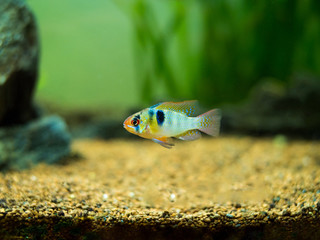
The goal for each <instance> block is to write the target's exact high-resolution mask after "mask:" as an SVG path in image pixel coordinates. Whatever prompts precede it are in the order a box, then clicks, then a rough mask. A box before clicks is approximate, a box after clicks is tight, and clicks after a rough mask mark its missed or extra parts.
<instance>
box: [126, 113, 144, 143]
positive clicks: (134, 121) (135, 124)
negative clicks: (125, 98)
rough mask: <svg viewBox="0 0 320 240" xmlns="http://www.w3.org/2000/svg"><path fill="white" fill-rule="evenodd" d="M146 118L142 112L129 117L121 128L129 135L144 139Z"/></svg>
mask: <svg viewBox="0 0 320 240" xmlns="http://www.w3.org/2000/svg"><path fill="white" fill-rule="evenodd" d="M147 120H148V119H147V116H146V114H145V111H144V110H142V111H140V112H137V113H135V114H132V115H131V116H129V117H128V118H127V119H126V120H125V121H124V122H123V127H124V128H125V129H126V130H127V131H128V132H130V133H132V134H135V135H139V136H141V137H144V135H145V130H146V128H147Z"/></svg>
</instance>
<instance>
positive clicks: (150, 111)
mask: <svg viewBox="0 0 320 240" xmlns="http://www.w3.org/2000/svg"><path fill="white" fill-rule="evenodd" d="M148 114H149V118H150V121H152V119H153V115H154V111H153V110H152V109H149V111H148Z"/></svg>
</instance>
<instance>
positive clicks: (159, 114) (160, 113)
mask: <svg viewBox="0 0 320 240" xmlns="http://www.w3.org/2000/svg"><path fill="white" fill-rule="evenodd" d="M157 122H158V125H159V126H162V124H163V122H164V112H163V111H162V110H158V111H157Z"/></svg>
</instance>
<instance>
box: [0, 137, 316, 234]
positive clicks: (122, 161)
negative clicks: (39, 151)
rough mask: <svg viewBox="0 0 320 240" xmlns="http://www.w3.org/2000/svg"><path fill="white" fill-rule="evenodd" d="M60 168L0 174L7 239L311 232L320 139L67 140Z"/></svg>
mask: <svg viewBox="0 0 320 240" xmlns="http://www.w3.org/2000/svg"><path fill="white" fill-rule="evenodd" d="M73 152H74V156H73V157H71V158H69V159H66V161H65V163H64V164H61V165H53V166H49V165H40V166H36V167H35V168H33V169H31V170H25V171H21V172H9V173H2V174H1V175H0V236H2V238H3V239H6V238H7V239H9V238H11V237H12V236H14V237H18V238H19V239H20V238H29V239H32V238H40V239H42V238H47V239H54V238H60V239H77V238H80V236H81V239H140V238H144V239H178V238H183V239H196V238H199V239H200V238H203V239H211V238H214V237H220V238H227V239H247V238H249V239H250V238H251V239H284V238H287V239H312V238H313V239H319V238H320V143H319V142H315V141H302V140H289V141H287V140H286V139H285V138H283V137H281V136H280V137H276V138H267V139H259V138H250V137H220V138H216V139H212V138H210V139H209V138H202V139H200V140H198V141H194V142H182V141H177V142H176V146H175V147H174V148H173V149H171V150H168V149H165V148H163V147H161V146H160V145H158V144H155V143H153V142H151V141H147V140H141V141H131V140H112V141H102V140H76V141H75V142H74V144H73Z"/></svg>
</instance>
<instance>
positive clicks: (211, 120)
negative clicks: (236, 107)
mask: <svg viewBox="0 0 320 240" xmlns="http://www.w3.org/2000/svg"><path fill="white" fill-rule="evenodd" d="M198 119H199V122H198V126H199V128H198V129H199V130H200V131H201V132H204V133H206V134H208V135H211V136H218V135H219V132H220V120H221V111H220V110H219V109H213V110H210V111H208V112H206V113H204V114H202V115H200V116H198Z"/></svg>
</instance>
